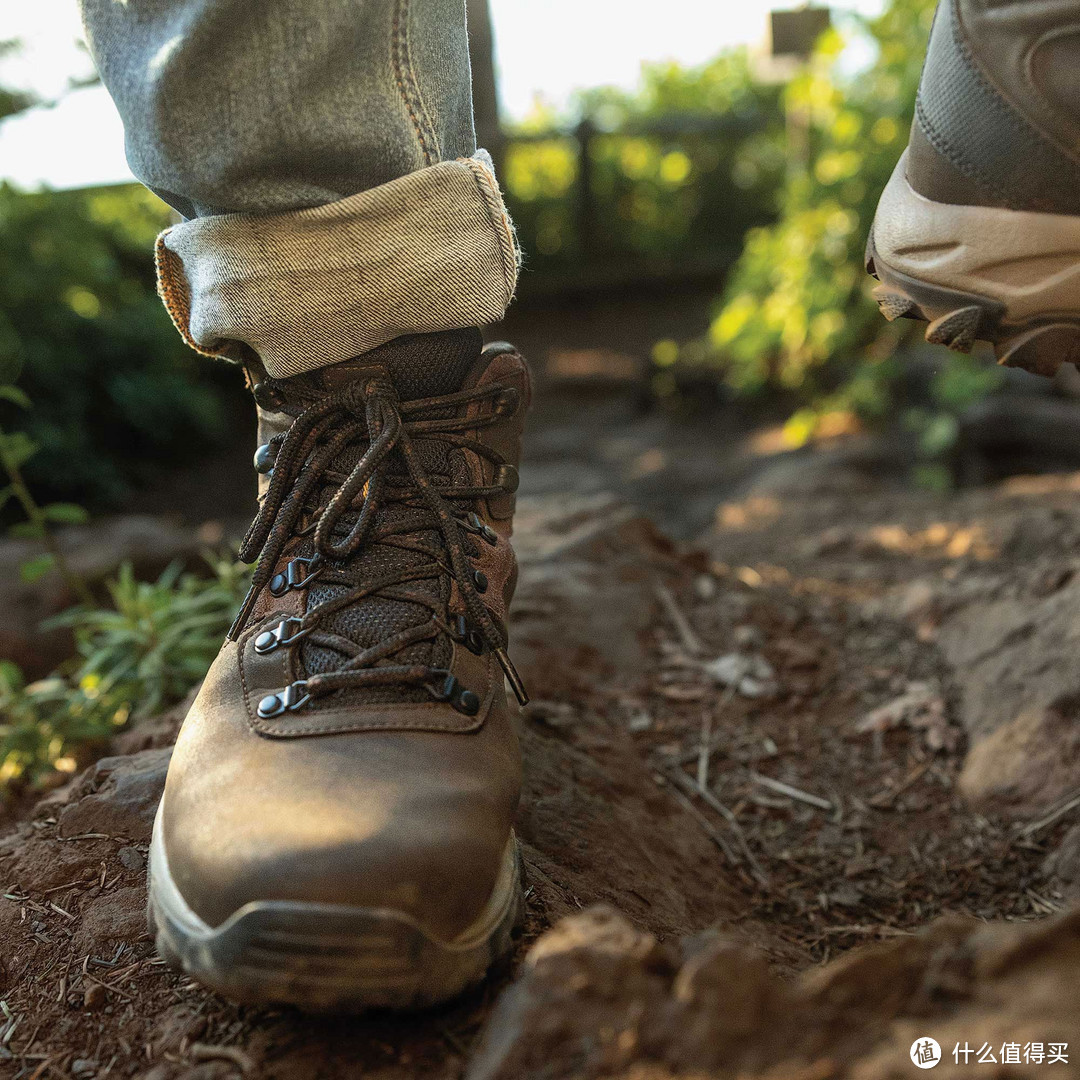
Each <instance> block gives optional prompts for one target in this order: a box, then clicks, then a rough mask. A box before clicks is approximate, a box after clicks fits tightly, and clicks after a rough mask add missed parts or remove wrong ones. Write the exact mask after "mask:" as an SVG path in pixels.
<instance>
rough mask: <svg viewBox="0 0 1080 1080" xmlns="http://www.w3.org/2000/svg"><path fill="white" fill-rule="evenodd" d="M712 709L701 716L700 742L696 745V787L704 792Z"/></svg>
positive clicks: (707, 769)
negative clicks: (697, 748) (697, 746)
mask: <svg viewBox="0 0 1080 1080" xmlns="http://www.w3.org/2000/svg"><path fill="white" fill-rule="evenodd" d="M712 721H713V714H712V709H706V710H705V711H704V712H703V713H702V715H701V742H700V743H699V744H698V745H699V747H700V749H699V750H698V759H697V786H698V787H699V788H700V789H701V790H702V791H705V790H706V789H707V787H708V784H709V758H710V757H711V756H712V755H711V754H710V753H709V740H710V738H711V737H712Z"/></svg>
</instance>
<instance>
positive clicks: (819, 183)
mask: <svg viewBox="0 0 1080 1080" xmlns="http://www.w3.org/2000/svg"><path fill="white" fill-rule="evenodd" d="M934 6H935V5H934V0H890V3H889V4H888V6H887V7H886V9H885V11H884V13H883V14H882V15H881V16H880V17H879V18H876V19H873V20H868V21H864V20H860V21H859V27H860V29H859V30H858V31H857V32H855V33H854V34H852V35H849V37H848V39H847V40H845V37H844V35H842V34H841V33H840V32H838V31H837V30H835V29H834V30H830V31H829V32H828V33H827V34H825V35H824V36H823V38H822V40H821V41H820V42H819V44H818V47H817V49H816V51H815V54H814V56H813V57H812V59H811V62H810V63H809V65H808V66H807V69H806V70H805V72H804V73H803V74H801V75H800V76H798V77H797V78H795V79H794V80H793V81H792V82H791V83H790V84H789V85H788V87H787V89H786V95H785V107H786V109H787V110H788V112H789V117H790V122H791V123H792V124H794V125H796V126H797V127H801V128H803V129H804V130H805V133H806V146H807V155H806V160H805V162H801V163H800V162H793V168H792V169H791V170H790V171H789V174H788V178H787V181H786V183H785V184H784V186H783V189H782V191H781V193H780V197H779V201H780V218H779V220H778V221H777V222H776V223H775V224H773V225H770V226H768V227H765V228H758V229H753V230H751V231H750V232H749V234H748V235H747V237H746V243H745V247H744V250H743V253H742V256H741V258H740V259H739V261H738V263H737V264H736V266H735V268H734V270H733V272H732V274H731V276H730V278H729V281H728V283H727V287H726V289H725V292H724V296H723V305H722V307H721V309H720V311H719V313H718V314H717V316H716V318H715V320H714V321H713V323H712V326H711V329H710V333H709V339H708V341H706V342H699V343H696V344H695V345H693V346H691V347H689V348H688V349H686V350H684V351H683V352H682V353H680V354H679V355H678V356H677V357H673V356H671V354H670V349H668V350H667V352H664V351H663V349H662V350H661V352H660V354H659V355H658V356H657V357H656V359H657V361H658V364H659V366H660V367H661V368H663V367H664V366H665V362H666V363H667V364H669V365H670V364H671V363H672V362H674V361H675V360H676V359H679V360H684V359H685V360H688V361H690V362H700V360H701V359H702V358H703V356H705V357H711V358H712V359H714V360H719V362H720V363H721V365H722V370H723V372H724V376H725V378H726V380H727V381H728V383H729V384H730V385H731V386H732V387H733V388H734V389H735V390H736V391H738V392H740V393H743V394H751V395H761V394H764V393H773V394H777V393H778V394H782V395H784V396H785V397H788V398H790V399H792V400H794V401H795V402H802V403H804V405H803V407H802V408H800V409H799V410H798V411H796V412H795V414H794V415H793V416H792V418H791V420H790V422H789V424H788V436H789V440H790V441H791V442H792V443H793V444H796V445H798V444H799V443H801V442H804V441H805V440H806V439H807V438H809V437H811V436H812V435H814V434H815V433H816V432H819V431H820V430H821V428H822V427H823V426H824V427H825V428H829V427H834V426H835V425H836V422H837V418H838V417H839V416H842V415H848V416H851V415H854V417H857V418H860V419H864V420H876V419H880V418H883V417H884V416H886V415H889V414H890V413H892V412H893V410H894V409H895V407H896V405H897V400H896V395H897V388H898V383H899V378H900V369H901V359H900V358H899V356H898V353H897V347H898V346H899V345H900V344H901V342H902V341H903V339H904V337H905V336H910V335H911V334H912V333H913V327H912V324H910V323H907V322H902V323H898V324H892V325H888V324H886V323H884V321H883V320H882V319H881V316H880V315H879V313H878V310H877V305H876V304H875V303H874V301H873V299H872V298H871V296H870V289H869V286H870V284H872V283H871V282H870V281H869V279H868V278H867V276H866V274H865V271H864V267H863V256H864V246H865V243H866V237H867V234H868V232H869V229H870V225H871V222H872V220H873V215H874V210H875V208H876V206H877V201H878V197H879V195H880V193H881V190H882V189H883V188H884V186H885V184H886V182H887V181H888V178H889V176H890V174H891V172H892V170H893V168H894V166H895V165H896V162H897V160H898V158H899V157H900V154H901V153H902V152H903V150H904V147H905V146H906V144H907V136H908V130H909V128H910V125H911V118H912V112H913V109H914V103H915V93H916V90H917V88H918V83H919V77H920V74H921V70H922V61H923V55H924V52H925V48H926V40H927V37H928V35H929V31H930V24H931V21H932V19H933V11H934ZM852 38H855V39H858V38H862V39H863V41H864V43H866V42H867V40H868V43H869V44H870V45H871V47H872V49H873V53H874V59H873V61H872V62H871V63H870V64H869V66H867V67H865V68H863V69H861V70H858V71H857V72H852V71H851V70H850V65H846V63H845V59H844V49H845V45H850V44H851V43H852ZM914 332H917V328H914ZM942 368H943V371H942V373H941V375H940V376H939V377H936V378H935V379H934V380H933V381H932V383H931V385H930V387H929V396H930V399H931V400H930V401H928V402H927V403H926V405H927V407H926V408H925V409H923V411H922V413H921V414H915V413H913V414H911V415H909V416H908V417H906V422H907V423H908V426H909V427H912V428H913V429H915V430H917V431H918V432H919V433H920V439H921V445H922V448H923V451H924V453H925V454H926V456H927V457H930V458H932V457H935V456H938V455H940V454H941V453H942V452H943V451H944V450H945V449H947V448H948V446H950V445H951V439H954V438H955V431H956V421H955V416H956V414H957V413H958V412H959V411H960V410H962V408H963V407H964V406H965V405H967V404H969V403H970V402H971V401H973V400H976V399H977V398H979V397H981V396H983V395H984V394H985V393H987V392H988V391H989V390H990V389H992V388H993V386H995V385H996V384H997V380H998V378H999V376H998V373H997V372H996V371H993V370H990V371H987V370H985V369H984V368H982V367H981V366H980V365H979V364H978V363H977V362H973V361H971V360H969V359H953V360H952V361H950V360H948V359H947V357H946V354H944V353H942ZM668 377H669V376H668V375H667V373H664V372H663V371H661V375H660V380H661V381H660V386H661V389H663V387H664V385H665V381H664V380H665V378H668ZM950 432H951V433H952V434H951V437H950V434H949V433H950Z"/></svg>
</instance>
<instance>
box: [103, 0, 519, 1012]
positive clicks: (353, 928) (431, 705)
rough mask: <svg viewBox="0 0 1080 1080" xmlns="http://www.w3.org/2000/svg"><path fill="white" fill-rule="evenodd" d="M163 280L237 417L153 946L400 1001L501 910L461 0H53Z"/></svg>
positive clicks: (352, 1001) (467, 968)
mask: <svg viewBox="0 0 1080 1080" xmlns="http://www.w3.org/2000/svg"><path fill="white" fill-rule="evenodd" d="M84 10H85V11H86V14H87V21H88V24H89V28H90V37H91V40H92V42H93V48H94V50H95V53H96V55H97V57H98V61H99V63H100V65H101V69H102V72H103V75H104V77H105V80H106V83H107V85H108V86H109V87H110V90H111V91H112V93H113V95H114V97H115V98H116V100H117V102H118V104H119V105H120V108H121V111H122V112H123V113H124V119H125V124H126V127H127V132H128V152H129V156H130V159H131V162H132V166H133V168H134V169H135V171H136V172H137V173H138V174H139V175H140V176H141V177H142V178H143V179H144V180H145V181H146V182H147V183H148V184H151V185H152V186H153V187H154V188H155V189H156V190H158V191H159V192H160V193H161V194H163V195H164V196H165V197H166V198H168V199H169V201H170V202H172V204H173V205H174V206H176V207H177V208H178V209H180V210H182V211H183V212H184V213H185V214H187V215H188V216H189V220H188V221H186V222H184V223H183V224H180V225H177V226H174V227H173V228H172V229H170V230H168V231H167V232H166V233H165V234H163V236H162V237H160V238H159V242H158V252H157V254H158V266H159V274H160V284H161V291H162V295H163V297H164V299H165V302H166V305H167V306H168V307H169V309H170V312H171V313H172V315H173V318H174V320H175V321H176V323H177V326H178V327H179V328H180V330H181V332H182V333H184V335H185V336H186V337H187V338H188V340H189V341H190V342H191V343H192V344H194V345H195V346H196V347H198V348H200V349H203V350H204V351H207V352H211V353H217V354H221V355H226V356H230V357H234V358H236V359H238V360H240V361H241V362H242V363H243V364H244V367H245V369H246V371H247V373H248V377H249V383H250V384H251V385H252V389H253V391H254V395H255V399H256V403H257V404H258V406H259V432H260V442H261V443H262V445H261V446H260V448H259V451H258V453H257V456H256V468H257V469H258V470H259V472H260V473H261V474H262V480H261V486H262V500H261V505H260V508H259V512H258V515H257V517H256V520H255V522H254V523H253V525H252V527H251V529H250V530H249V532H248V535H247V537H246V538H245V540H244V544H243V547H242V549H241V557H242V558H244V559H245V560H246V561H249V562H255V563H257V567H256V569H255V571H254V574H253V577H252V584H251V589H250V591H249V593H248V597H247V599H246V601H245V603H244V604H243V606H242V608H241V611H240V613H239V614H238V615H237V618H236V621H235V623H234V625H233V628H232V630H231V631H230V634H229V638H228V640H227V641H226V642H225V645H224V646H223V648H222V650H221V652H220V653H219V654H218V657H217V659H216V660H215V661H214V664H213V665H212V667H211V669H210V671H209V672H208V674H207V676H206V680H205V682H204V683H203V686H202V689H201V691H200V693H199V695H198V698H197V699H196V701H195V703H194V705H193V706H192V708H191V711H190V712H189V714H188V716H187V718H186V720H185V722H184V725H183V728H182V730H181V733H180V735H179V737H178V739H177V743H176V747H175V749H174V751H173V755H172V759H171V762H170V765H169V772H168V777H167V781H166V785H165V793H164V795H163V797H162V801H161V805H160V807H159V809H158V814H157V819H156V821H155V825H154V836H153V842H152V845H151V856H150V912H151V919H152V926H153V931H154V933H155V937H156V941H157V945H158V948H159V950H160V951H161V953H162V955H163V956H165V957H166V958H168V959H169V960H171V961H172V962H174V963H176V964H178V965H180V966H182V967H183V968H184V969H185V970H187V971H188V972H189V973H190V974H192V975H193V976H195V977H196V978H198V979H200V980H201V981H203V982H204V983H205V984H207V985H209V986H211V987H213V988H215V989H217V990H219V991H221V992H222V993H225V994H226V995H228V996H230V997H233V998H236V999H239V1000H244V1001H251V1002H256V1003H271V1002H284V1003H290V1004H294V1005H298V1006H301V1007H306V1008H312V1009H342V1008H350V1009H352V1008H364V1007H368V1006H376V1005H383V1006H387V1005H389V1006H418V1005H426V1004H430V1003H432V1002H436V1001H440V1000H443V999H444V998H446V997H448V996H451V995H453V994H455V993H457V992H458V991H460V990H461V989H462V988H463V987H465V986H467V985H468V984H469V983H471V982H474V981H475V980H477V979H478V978H480V977H482V976H483V974H484V972H485V971H486V970H487V967H488V966H489V964H490V963H491V962H492V961H493V960H494V959H495V958H497V957H498V956H499V955H501V954H502V953H504V952H505V951H506V950H507V949H508V948H509V946H510V944H511V934H512V930H513V928H514V925H515V921H516V920H517V918H518V916H519V914H520V912H521V905H522V902H523V901H522V891H521V882H520V861H519V856H518V851H517V844H516V841H515V839H514V833H513V830H512V822H513V818H514V813H515V810H516V806H517V800H518V793H519V790H520V756H519V752H518V749H517V742H516V737H515V733H514V726H513V712H514V706H513V705H512V704H511V703H510V702H508V700H507V695H506V688H505V687H506V681H507V680H508V681H509V683H510V685H511V687H512V688H513V689H514V690H515V692H516V694H517V698H518V700H524V690H523V688H522V686H521V683H520V680H519V679H518V678H517V675H516V672H514V669H513V665H512V664H511V663H510V660H509V657H508V655H507V633H506V619H507V607H508V605H509V603H510V599H511V596H512V593H513V589H514V583H515V580H516V569H515V563H514V555H513V551H512V549H511V547H510V543H509V540H510V531H511V521H512V516H513V509H514V494H513V493H514V491H515V489H516V487H517V469H516V465H517V459H518V454H519V451H520V442H521V430H522V424H523V422H524V414H525V410H526V408H527V405H528V400H529V378H528V372H527V370H526V368H525V365H524V362H523V361H522V359H521V357H520V356H518V355H517V353H515V352H514V351H513V350H512V349H511V348H510V347H509V346H506V345H501V346H500V345H495V346H489V347H488V348H486V349H482V348H481V344H482V339H481V336H480V333H479V331H478V330H477V328H476V327H477V324H478V323H480V322H482V321H487V320H490V319H494V318H497V317H499V316H500V315H501V314H502V312H503V310H504V308H505V306H506V304H507V303H508V301H509V299H510V296H511V294H512V292H513V288H514V282H515V279H516V274H517V264H516V251H515V247H514V241H513V234H512V231H511V229H510V225H509V221H508V219H507V217H506V212H505V210H504V209H503V206H502V199H501V196H500V194H499V191H498V188H497V187H496V185H495V181H494V176H493V175H492V173H491V170H490V164H489V162H486V161H485V160H484V159H483V158H482V157H481V156H480V155H479V154H478V153H477V152H475V147H474V137H473V131H472V118H471V115H470V91H469V78H468V76H469V71H468V59H467V51H466V40H465V29H464V25H465V24H464V17H465V15H464V8H463V5H462V3H461V0H351V2H349V0H337V2H335V3H314V2H310V0H126V3H117V2H115V0H84Z"/></svg>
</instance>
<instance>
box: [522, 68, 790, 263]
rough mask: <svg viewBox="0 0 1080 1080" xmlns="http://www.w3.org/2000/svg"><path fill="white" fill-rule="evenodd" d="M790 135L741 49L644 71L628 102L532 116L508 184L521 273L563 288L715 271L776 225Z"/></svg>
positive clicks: (605, 97)
mask: <svg viewBox="0 0 1080 1080" xmlns="http://www.w3.org/2000/svg"><path fill="white" fill-rule="evenodd" d="M578 120H582V121H583V123H581V124H580V126H577V127H575V126H574V125H575V123H577V121H578ZM560 132H561V133H564V134H558V133H560ZM782 132H783V116H782V112H781V110H780V108H779V91H778V90H777V88H776V87H771V86H763V85H761V84H760V83H759V82H757V81H755V79H754V78H753V75H752V73H751V71H750V65H749V62H748V59H747V56H746V54H745V52H743V51H733V52H729V53H725V54H723V55H721V56H719V57H717V58H716V59H715V60H712V61H710V62H709V63H707V64H703V65H701V66H699V67H692V68H687V67H681V66H680V65H678V64H674V63H658V64H646V65H644V66H643V68H642V76H641V82H640V85H639V86H638V88H637V89H636V90H634V91H633V92H629V93H628V92H625V91H622V90H619V89H616V88H613V87H601V88H596V89H592V90H588V91H583V92H582V93H580V94H579V95H578V97H577V99H576V101H575V102H574V104H573V106H572V107H571V109H570V110H569V111H568V113H567V114H565V115H556V114H553V113H551V112H550V111H545V110H543V109H538V110H537V112H536V113H535V115H534V116H533V117H531V118H530V119H529V120H528V121H527V122H526V123H523V124H520V125H518V127H517V128H515V130H514V131H512V132H510V133H509V136H508V146H507V151H506V158H505V166H504V170H503V177H502V179H503V183H504V186H505V189H506V193H507V200H508V202H509V205H510V210H511V213H512V216H513V217H514V220H515V223H516V226H517V229H518V234H519V236H520V238H521V241H522V246H523V248H524V250H525V253H526V265H527V267H528V268H529V269H530V271H533V272H534V273H535V274H536V276H537V277H539V276H541V275H543V274H544V273H551V274H554V275H556V276H557V277H558V278H559V279H560V280H563V279H565V277H566V275H567V274H576V275H577V276H578V277H580V278H583V279H585V280H608V279H610V277H611V276H612V272H613V268H614V271H615V272H619V268H620V267H622V266H623V264H626V263H629V264H636V265H637V266H638V267H639V268H645V269H647V270H649V271H650V272H653V273H663V272H665V271H666V272H684V271H686V269H687V268H688V267H692V266H695V265H698V266H708V267H709V268H710V269H711V270H712V271H713V272H715V269H716V268H717V267H718V266H726V265H728V264H729V263H730V262H731V261H732V260H733V259H734V258H735V257H736V256H737V254H738V251H739V249H740V246H741V242H742V236H743V234H744V233H745V232H746V230H747V229H748V228H749V227H750V226H752V225H758V224H762V223H764V222H767V221H770V220H772V218H773V217H774V216H775V200H774V195H775V191H776V188H777V185H778V184H779V182H780V180H781V177H782V176H783V171H784V156H783V144H782ZM552 133H555V134H552ZM585 184H587V185H588V190H587V191H586V190H584V188H583V185H585ZM528 280H530V279H529V278H527V279H526V283H527V282H528Z"/></svg>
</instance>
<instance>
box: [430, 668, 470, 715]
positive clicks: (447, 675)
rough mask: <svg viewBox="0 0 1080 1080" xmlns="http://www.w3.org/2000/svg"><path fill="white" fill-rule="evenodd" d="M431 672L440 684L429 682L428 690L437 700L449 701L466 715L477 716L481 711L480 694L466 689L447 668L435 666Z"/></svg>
mask: <svg viewBox="0 0 1080 1080" xmlns="http://www.w3.org/2000/svg"><path fill="white" fill-rule="evenodd" d="M431 674H432V676H433V677H434V678H435V679H437V680H438V685H432V684H431V683H430V682H429V683H427V684H426V685H427V691H428V693H429V694H430V695H431V696H432V697H433V698H434V699H435V700H436V701H446V702H449V703H450V704H451V705H452V706H453V707H454V708H455V709H457V711H458V712H459V713H464V714H465V715H466V716H475V715H476V714H477V713H478V712H479V711H480V695H479V694H476V693H474V692H473V691H472V690H466V689H465V687H463V686H462V685H461V683H459V682H458V681H457V678H456V677H455V676H454V675H453V674H452V673H451V672H449V671H447V670H446V668H435V669H434V670H433V671H432V672H431Z"/></svg>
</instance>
